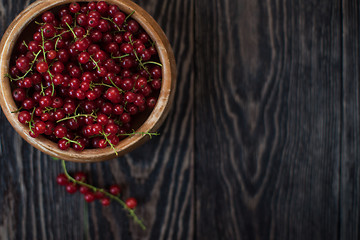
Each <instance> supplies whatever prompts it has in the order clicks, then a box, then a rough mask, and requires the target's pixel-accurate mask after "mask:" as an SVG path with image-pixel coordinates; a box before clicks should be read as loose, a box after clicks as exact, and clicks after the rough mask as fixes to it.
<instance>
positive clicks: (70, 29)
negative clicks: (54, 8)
mask: <svg viewBox="0 0 360 240" xmlns="http://www.w3.org/2000/svg"><path fill="white" fill-rule="evenodd" d="M66 26H68V28H69V29H70V31H71V32H72V34H73V35H74V39H75V41H76V39H77V37H76V34H75V33H74V31H73V30H72V28H71V27H70V25H69V24H68V23H66Z"/></svg>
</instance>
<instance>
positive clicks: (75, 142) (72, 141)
mask: <svg viewBox="0 0 360 240" xmlns="http://www.w3.org/2000/svg"><path fill="white" fill-rule="evenodd" d="M62 139H65V140H66V141H67V142H68V143H69V142H71V143H74V144H76V145H79V146H80V147H82V146H81V144H80V143H79V142H78V141H74V140H71V139H69V138H67V137H63V138H62Z"/></svg>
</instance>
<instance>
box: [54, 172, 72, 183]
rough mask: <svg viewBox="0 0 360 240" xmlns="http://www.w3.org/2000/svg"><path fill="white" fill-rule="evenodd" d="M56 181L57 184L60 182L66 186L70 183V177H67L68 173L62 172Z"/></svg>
mask: <svg viewBox="0 0 360 240" xmlns="http://www.w3.org/2000/svg"><path fill="white" fill-rule="evenodd" d="M56 182H57V184H59V185H61V186H66V185H67V184H68V183H69V179H68V178H67V177H66V175H65V174H64V173H60V174H59V175H58V176H57V177H56Z"/></svg>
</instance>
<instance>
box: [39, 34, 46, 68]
mask: <svg viewBox="0 0 360 240" xmlns="http://www.w3.org/2000/svg"><path fill="white" fill-rule="evenodd" d="M40 33H41V42H42V45H41V49H42V52H43V55H44V61H45V62H46V55H45V46H44V45H45V40H44V29H41V31H40Z"/></svg>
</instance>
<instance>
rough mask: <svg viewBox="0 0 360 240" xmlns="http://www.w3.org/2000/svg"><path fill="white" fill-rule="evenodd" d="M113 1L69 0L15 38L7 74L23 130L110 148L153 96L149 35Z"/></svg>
mask: <svg viewBox="0 0 360 240" xmlns="http://www.w3.org/2000/svg"><path fill="white" fill-rule="evenodd" d="M133 13H134V12H132V13H130V14H128V15H126V14H125V13H123V12H122V11H120V10H119V8H118V7H117V6H116V5H109V4H107V3H106V2H104V1H100V2H89V3H77V2H73V3H71V4H69V5H66V6H64V7H61V8H59V9H58V10H56V11H55V10H54V11H47V12H45V13H43V14H42V15H41V17H39V18H38V19H37V20H36V21H35V24H36V25H37V27H36V30H35V32H34V33H31V34H33V35H32V38H31V40H30V41H28V40H24V41H21V42H19V43H18V45H17V48H16V49H15V50H14V53H13V55H12V59H11V67H10V71H9V74H7V77H8V78H9V79H10V81H11V84H12V95H13V98H14V100H15V101H16V103H17V105H18V107H19V109H18V110H17V112H19V114H18V120H19V122H21V123H22V124H26V125H28V126H29V134H30V136H32V137H34V138H36V137H38V136H39V135H42V136H45V137H46V138H48V139H50V140H52V141H54V142H56V143H57V144H58V147H59V148H60V149H61V150H66V149H68V148H73V149H75V150H78V151H82V150H84V149H87V148H105V147H107V146H110V147H112V148H113V149H114V146H116V145H117V144H118V143H119V141H120V140H121V139H122V138H124V137H126V136H129V134H131V133H134V128H136V126H134V122H136V121H134V119H136V117H137V116H139V115H140V114H139V113H146V112H147V113H149V112H150V111H151V109H153V108H154V107H155V105H156V103H157V98H158V95H159V91H160V88H161V78H162V65H161V63H160V60H159V56H158V53H157V50H156V48H155V45H154V44H155V43H154V42H153V41H152V40H151V38H150V37H149V35H148V34H147V33H146V32H145V31H144V30H143V29H142V27H141V26H140V25H139V23H138V22H136V21H135V20H134V19H132V18H131V16H132V14H133Z"/></svg>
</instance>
